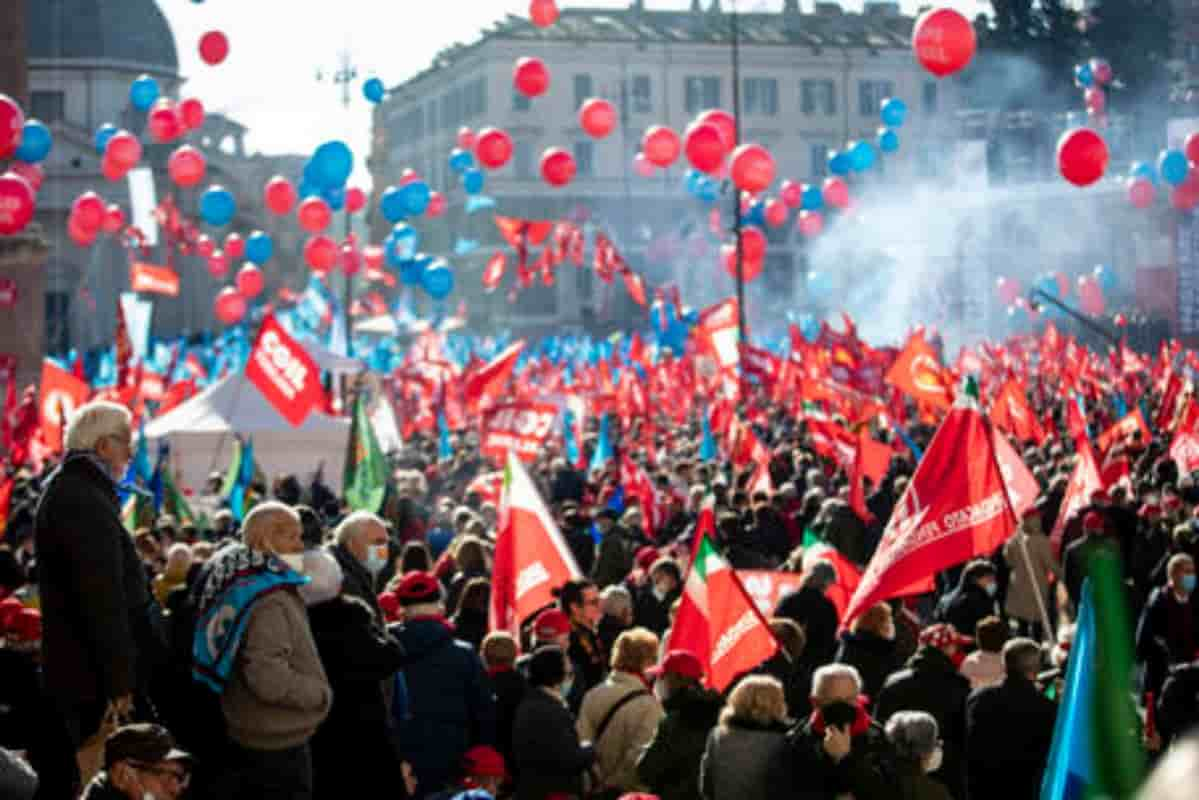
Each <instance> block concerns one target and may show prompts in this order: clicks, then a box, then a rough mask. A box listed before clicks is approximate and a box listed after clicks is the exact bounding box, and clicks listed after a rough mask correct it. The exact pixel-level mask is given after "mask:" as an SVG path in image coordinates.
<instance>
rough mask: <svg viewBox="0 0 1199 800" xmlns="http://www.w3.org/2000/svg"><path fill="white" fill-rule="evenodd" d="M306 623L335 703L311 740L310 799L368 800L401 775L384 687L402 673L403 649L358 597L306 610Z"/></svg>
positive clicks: (344, 598) (348, 597)
mask: <svg viewBox="0 0 1199 800" xmlns="http://www.w3.org/2000/svg"><path fill="white" fill-rule="evenodd" d="M308 621H309V625H310V626H311V628H312V638H313V640H314V641H315V642H316V649H317V652H318V653H319V654H320V657H321V663H322V664H323V665H324V667H325V674H326V675H328V677H329V685H330V687H331V688H332V689H333V698H334V700H333V707H332V708H331V709H330V710H329V716H328V717H327V718H326V719H325V721H324V722H323V723H321V726H320V727H319V728H318V729H317V731H316V734H315V735H314V736H313V737H312V763H313V775H314V778H315V782H316V791H315V797H316V798H322V797H330V798H334V797H343V796H367V795H369V794H370V793H371V792H372V791H373V787H377V786H380V785H387V784H389V783H390V782H392V781H394V780H395V776H396V775H398V774H399V769H400V757H399V751H398V749H397V747H396V742H395V739H394V737H393V732H392V728H391V723H390V720H389V718H388V717H389V715H388V713H387V707H386V705H385V703H384V700H383V681H384V680H386V679H388V678H390V677H392V676H394V675H395V673H396V672H397V671H398V670H399V669H400V666H401V665H402V664H403V661H404V649H403V648H402V647H400V643H399V642H397V641H396V640H395V639H394V638H393V637H392V636H391V635H390V634H388V633H387V631H386V630H384V629H383V627H382V626H381V625H379V623H378V622H377V621H376V620H375V617H374V614H373V613H372V611H371V609H370V606H368V605H367V604H366V603H364V602H363V601H362V600H359V599H358V598H356V597H351V596H349V595H344V594H343V595H340V596H338V597H335V598H333V599H332V600H329V601H327V602H324V603H320V604H319V605H315V606H312V607H311V608H309V609H308ZM351 763H352V764H354V765H355V766H354V768H353V769H346V765H347V764H351Z"/></svg>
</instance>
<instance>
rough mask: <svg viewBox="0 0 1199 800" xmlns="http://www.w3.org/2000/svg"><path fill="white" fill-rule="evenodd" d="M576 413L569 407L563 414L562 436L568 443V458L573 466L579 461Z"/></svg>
mask: <svg viewBox="0 0 1199 800" xmlns="http://www.w3.org/2000/svg"><path fill="white" fill-rule="evenodd" d="M574 422H575V415H574V412H573V411H571V410H570V409H569V408H568V409H566V413H564V414H563V415H562V438H563V440H564V441H565V443H566V460H567V461H569V462H570V465H571V467H575V466H577V465H578V463H579V443H578V442H576V441H575V427H574Z"/></svg>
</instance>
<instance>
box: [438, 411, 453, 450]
mask: <svg viewBox="0 0 1199 800" xmlns="http://www.w3.org/2000/svg"><path fill="white" fill-rule="evenodd" d="M453 457H454V448H453V447H451V446H450V426H449V424H448V423H447V422H446V421H445V412H444V411H438V412H437V458H438V460H440V461H449V460H450V459H452V458H453Z"/></svg>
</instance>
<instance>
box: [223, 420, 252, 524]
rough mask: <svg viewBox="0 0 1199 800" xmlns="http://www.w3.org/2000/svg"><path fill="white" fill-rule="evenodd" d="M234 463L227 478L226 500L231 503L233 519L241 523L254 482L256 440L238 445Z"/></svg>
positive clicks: (230, 508) (249, 440)
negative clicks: (251, 485) (249, 491)
mask: <svg viewBox="0 0 1199 800" xmlns="http://www.w3.org/2000/svg"><path fill="white" fill-rule="evenodd" d="M233 461H234V463H233V464H231V465H230V468H229V473H230V476H231V477H229V476H226V479H225V480H226V487H225V489H226V490H225V492H224V495H225V498H226V499H227V500H228V501H229V510H230V511H232V512H233V518H234V519H236V520H237V521H238V522H241V521H242V519H243V518H244V517H245V515H246V492H247V491H248V490H249V488H250V484H251V483H253V482H254V440H253V439H252V438H251V439H247V440H246V442H245V444H241V443H240V442H239V443H238V445H237V447H236V448H235V449H234V454H233Z"/></svg>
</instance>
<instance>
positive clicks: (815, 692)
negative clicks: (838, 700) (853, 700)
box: [812, 664, 862, 697]
mask: <svg viewBox="0 0 1199 800" xmlns="http://www.w3.org/2000/svg"><path fill="white" fill-rule="evenodd" d="M841 678H844V679H847V680H851V681H853V683H854V686H856V687H858V692H859V693H860V692H861V691H862V674H861V673H860V672H858V670H857V667H854V666H852V665H850V664H825V665H824V666H823V667H820V668H819V669H817V670H816V671H815V672H813V673H812V697H824V696H825V694H824V690H825V687H827V686H828V685H829V684H830V683H832V682H833V681H835V680H838V679H841Z"/></svg>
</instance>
